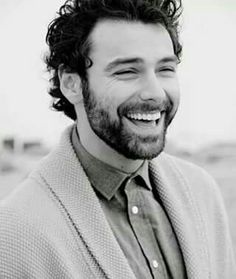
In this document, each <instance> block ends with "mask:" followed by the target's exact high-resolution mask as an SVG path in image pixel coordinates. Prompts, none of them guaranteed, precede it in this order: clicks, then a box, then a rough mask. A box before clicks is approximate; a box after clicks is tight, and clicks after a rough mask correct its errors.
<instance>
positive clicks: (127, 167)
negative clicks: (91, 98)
mask: <svg viewBox="0 0 236 279" xmlns="http://www.w3.org/2000/svg"><path fill="white" fill-rule="evenodd" d="M79 115H80V121H77V124H76V125H77V130H78V133H79V136H80V142H81V144H82V145H83V147H84V148H85V149H86V150H87V151H88V152H89V153H90V154H91V155H93V156H94V157H95V158H97V159H99V160H101V161H103V162H104V163H106V164H108V165H111V166H112V167H114V168H116V169H119V170H121V171H123V172H127V173H133V172H135V171H136V170H137V169H138V168H139V167H140V166H141V165H142V163H143V160H132V159H128V158H126V157H125V156H123V155H122V154H120V153H118V152H117V151H116V150H114V149H113V148H111V147H110V146H108V145H107V144H106V143H105V142H104V141H103V140H102V139H100V138H99V137H98V136H97V135H96V134H95V133H94V131H93V130H92V129H91V127H90V124H89V122H88V119H87V115H86V113H85V112H84V113H83V114H82V113H81V112H80V114H79ZM82 115H83V117H82Z"/></svg>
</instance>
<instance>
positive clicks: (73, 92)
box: [58, 68, 83, 105]
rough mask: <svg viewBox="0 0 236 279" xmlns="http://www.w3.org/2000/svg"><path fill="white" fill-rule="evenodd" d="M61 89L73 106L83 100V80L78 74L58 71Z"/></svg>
mask: <svg viewBox="0 0 236 279" xmlns="http://www.w3.org/2000/svg"><path fill="white" fill-rule="evenodd" d="M58 77H59V80H60V89H61V92H62V94H63V95H64V96H65V97H66V99H67V100H68V101H69V102H70V103H71V104H73V105H76V104H78V103H79V102H81V101H82V100H83V94H82V87H81V79H80V76H79V75H78V74H77V73H68V72H66V71H65V70H63V69H62V68H59V70H58Z"/></svg>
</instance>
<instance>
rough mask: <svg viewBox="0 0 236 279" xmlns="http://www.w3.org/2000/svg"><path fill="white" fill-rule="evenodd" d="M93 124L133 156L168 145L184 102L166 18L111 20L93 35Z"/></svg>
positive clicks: (88, 97)
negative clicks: (172, 124)
mask: <svg viewBox="0 0 236 279" xmlns="http://www.w3.org/2000/svg"><path fill="white" fill-rule="evenodd" d="M90 41H91V42H92V46H91V52H90V58H91V59H92V61H93V65H92V67H91V68H89V69H88V88H87V89H85V90H84V92H83V93H84V103H85V109H86V113H87V117H88V121H89V124H90V126H91V128H92V130H93V131H94V133H95V134H96V135H97V136H98V137H99V138H101V139H102V140H103V141H104V142H105V143H106V144H108V145H109V146H110V147H112V148H113V149H115V150H116V151H117V152H119V153H121V154H122V155H124V156H125V157H127V158H130V159H151V158H154V157H156V156H157V155H158V154H159V153H160V152H161V151H162V150H163V148H164V143H165V134H166V129H167V126H168V125H169V124H170V122H171V120H172V119H173V117H174V115H175V113H176V111H177V108H178V104H179V86H178V81H177V76H176V68H177V59H176V57H175V55H174V50H173V45H172V41H171V38H170V36H169V34H168V32H167V30H166V29H165V28H164V27H163V26H162V25H160V24H143V23H140V22H127V21H114V20H106V21H102V22H99V23H98V24H97V25H96V26H95V28H94V30H93V31H92V33H91V35H90Z"/></svg>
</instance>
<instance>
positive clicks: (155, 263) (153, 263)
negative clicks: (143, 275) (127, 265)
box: [152, 260, 159, 268]
mask: <svg viewBox="0 0 236 279" xmlns="http://www.w3.org/2000/svg"><path fill="white" fill-rule="evenodd" d="M152 266H153V267H154V268H158V266H159V263H158V262H157V261H156V260H153V261H152Z"/></svg>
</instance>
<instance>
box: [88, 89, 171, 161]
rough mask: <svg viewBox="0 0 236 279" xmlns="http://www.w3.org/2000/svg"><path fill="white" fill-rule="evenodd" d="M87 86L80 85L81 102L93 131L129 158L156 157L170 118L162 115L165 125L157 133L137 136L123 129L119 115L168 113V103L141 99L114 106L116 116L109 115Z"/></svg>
mask: <svg viewBox="0 0 236 279" xmlns="http://www.w3.org/2000/svg"><path fill="white" fill-rule="evenodd" d="M87 87H88V86H86V87H84V90H83V95H84V105H85V110H86V113H87V117H88V121H89V124H90V126H91V128H92V130H93V131H94V133H95V134H96V135H97V136H98V137H99V138H100V139H102V140H103V141H104V142H105V143H106V144H107V145H108V146H110V147H112V148H113V149H114V150H116V151H117V152H118V153H120V154H122V155H123V156H125V157H126V158H129V159H133V160H136V159H153V158H155V157H157V156H158V155H159V154H160V153H161V152H162V151H163V149H164V145H165V136H166V130H167V127H168V124H169V123H170V121H171V119H168V117H166V118H165V125H164V129H163V132H162V134H161V135H159V136H141V135H137V134H135V133H133V132H132V131H128V132H127V129H125V126H124V123H123V121H122V118H123V117H124V115H126V113H127V112H128V111H129V112H130V111H138V110H140V111H142V112H145V111H148V112H150V111H155V110H157V109H159V110H163V109H164V110H166V112H167V113H166V115H169V113H170V111H171V110H172V105H171V103H170V102H169V101H168V102H165V103H162V104H156V103H155V102H154V101H149V102H148V101H147V102H145V103H144V102H143V103H137V102H135V103H134V102H133V103H129V104H123V106H122V105H121V106H120V107H119V109H118V112H117V114H118V118H117V119H112V117H111V116H110V115H109V111H108V110H105V109H104V108H102V107H101V106H99V103H98V102H97V100H96V99H95V97H94V94H93V92H91V91H90V90H89V89H88V88H87Z"/></svg>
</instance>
